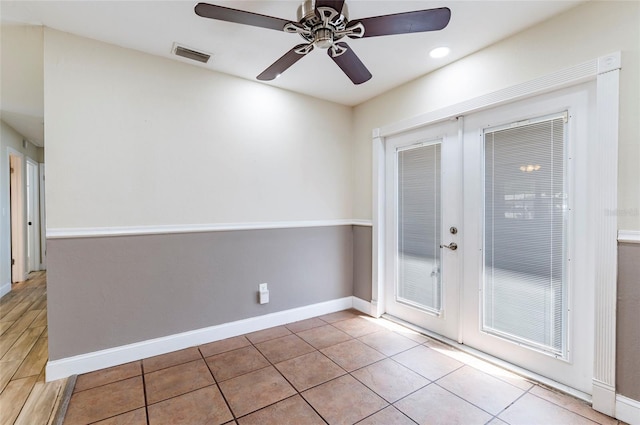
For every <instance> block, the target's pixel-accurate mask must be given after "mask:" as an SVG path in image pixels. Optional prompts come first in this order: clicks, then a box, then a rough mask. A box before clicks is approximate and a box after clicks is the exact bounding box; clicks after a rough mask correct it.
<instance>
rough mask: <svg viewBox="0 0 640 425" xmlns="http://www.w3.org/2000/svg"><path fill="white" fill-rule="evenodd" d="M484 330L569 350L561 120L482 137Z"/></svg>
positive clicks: (550, 348) (545, 347)
mask: <svg viewBox="0 0 640 425" xmlns="http://www.w3.org/2000/svg"><path fill="white" fill-rule="evenodd" d="M484 144H485V152H484V168H485V176H484V178H485V181H484V288H483V330H484V331H486V332H489V333H493V334H496V335H499V336H502V337H506V338H508V339H510V340H514V341H517V342H519V343H523V344H525V345H528V346H531V347H534V348H536V349H541V350H543V351H546V352H550V353H552V354H554V355H557V356H560V357H564V356H565V354H566V308H565V305H566V302H567V290H566V280H567V279H566V273H565V268H564V264H565V259H566V252H565V219H566V210H567V195H566V194H567V191H566V190H565V165H564V158H565V154H564V151H565V147H564V146H565V123H564V117H557V118H552V119H546V120H542V121H540V122H536V123H532V124H526V125H520V126H516V127H513V128H506V129H502V130H497V131H496V130H494V131H490V132H488V131H486V132H485V135H484Z"/></svg>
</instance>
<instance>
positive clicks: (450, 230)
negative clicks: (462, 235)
mask: <svg viewBox="0 0 640 425" xmlns="http://www.w3.org/2000/svg"><path fill="white" fill-rule="evenodd" d="M449 233H451V234H452V235H455V234H456V233H458V228H457V227H453V226H451V227H449Z"/></svg>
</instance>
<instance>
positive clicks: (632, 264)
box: [616, 243, 640, 401]
mask: <svg viewBox="0 0 640 425" xmlns="http://www.w3.org/2000/svg"><path fill="white" fill-rule="evenodd" d="M616 341H617V346H616V392H618V393H619V394H622V395H623V396H625V397H629V398H631V399H633V400H638V401H640V244H633V243H621V244H619V246H618V311H617V335H616Z"/></svg>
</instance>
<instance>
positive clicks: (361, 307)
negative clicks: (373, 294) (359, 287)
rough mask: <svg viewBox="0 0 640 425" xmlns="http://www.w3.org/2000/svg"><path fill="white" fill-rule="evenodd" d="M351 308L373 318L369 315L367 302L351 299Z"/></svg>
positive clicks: (369, 304)
mask: <svg viewBox="0 0 640 425" xmlns="http://www.w3.org/2000/svg"><path fill="white" fill-rule="evenodd" d="M353 308H355V309H356V310H358V311H361V312H363V313H365V314H368V315H370V316H373V315H372V314H371V303H370V302H369V301H365V300H363V299H362V298H358V297H353Z"/></svg>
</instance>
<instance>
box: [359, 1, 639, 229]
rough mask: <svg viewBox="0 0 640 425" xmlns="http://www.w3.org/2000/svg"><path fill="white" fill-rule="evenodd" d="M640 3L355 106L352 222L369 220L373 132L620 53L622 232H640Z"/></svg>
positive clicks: (559, 25) (561, 22)
mask: <svg viewBox="0 0 640 425" xmlns="http://www.w3.org/2000/svg"><path fill="white" fill-rule="evenodd" d="M639 22H640V3H638V2H625V1H622V2H616V1H606V2H599V1H591V2H587V3H585V4H583V5H580V6H578V7H576V8H574V9H570V10H569V11H567V12H565V13H564V14H561V15H559V16H557V17H555V18H552V19H550V20H548V21H546V22H545V23H543V24H541V25H537V26H535V27H532V28H530V29H528V30H526V31H524V32H521V33H519V34H517V35H515V36H513V37H511V38H508V39H506V40H504V41H501V42H499V43H496V44H495V45H493V46H490V47H488V48H486V49H484V50H482V51H480V52H478V53H476V54H473V55H470V56H468V57H466V58H464V59H462V60H460V61H458V62H455V63H453V64H451V65H449V66H447V67H444V68H442V69H440V70H438V71H436V72H433V73H431V74H428V75H426V76H424V77H421V78H419V79H417V80H414V81H413V82H410V83H408V84H405V85H404V86H401V87H399V88H397V89H394V90H392V91H390V92H387V93H385V94H383V95H381V96H379V97H377V98H375V99H372V100H371V101H368V102H365V103H364V104H362V105H359V106H357V107H356V108H355V112H354V139H355V146H354V167H353V173H354V218H358V219H370V218H371V214H372V210H371V205H372V204H371V202H372V200H371V190H372V189H371V179H372V175H371V173H372V171H371V156H372V153H371V147H372V141H371V139H372V136H371V130H372V129H373V128H377V127H381V126H383V125H386V124H391V123H394V122H397V121H400V120H403V119H406V118H409V117H413V116H416V115H420V114H424V113H426V112H429V111H434V110H438V109H441V108H443V107H445V106H448V105H452V104H456V103H459V102H462V101H464V100H468V99H473V98H475V97H478V96H480V95H483V94H486V93H490V92H493V91H497V90H500V89H502V88H505V87H509V86H512V85H515V84H518V83H522V82H525V81H528V80H531V79H534V78H537V77H540V76H543V75H545V74H549V73H551V72H554V71H557V70H561V69H563V68H567V67H570V66H573V65H576V64H579V63H582V62H585V61H588V60H591V59H595V58H597V57H599V56H603V55H605V54H608V53H612V52H614V51H618V50H621V51H622V55H623V69H622V73H621V105H620V112H621V119H620V145H619V184H618V188H619V189H618V192H619V202H618V205H619V228H621V229H627V230H640V214H638V209H640V189H639V188H640V173H639V172H638V164H640V124H639V123H640V120H638V116H640V78H639V76H640V62H639V61H640V58H639V56H640V25H638V23H639Z"/></svg>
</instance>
